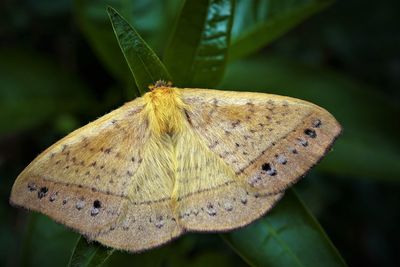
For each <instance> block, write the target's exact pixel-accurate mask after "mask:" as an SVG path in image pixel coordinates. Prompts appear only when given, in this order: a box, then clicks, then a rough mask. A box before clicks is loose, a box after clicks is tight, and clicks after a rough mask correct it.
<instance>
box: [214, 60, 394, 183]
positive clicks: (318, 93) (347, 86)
mask: <svg viewBox="0 0 400 267" xmlns="http://www.w3.org/2000/svg"><path fill="white" fill-rule="evenodd" d="M222 87H223V88H225V89H237V90H246V91H260V92H267V93H275V94H280V95H288V96H292V97H298V98H300V99H304V100H309V101H311V102H313V103H315V104H318V105H320V106H322V107H324V108H326V109H327V110H328V111H330V112H331V113H332V114H333V115H335V117H336V118H337V119H338V121H339V122H340V123H341V124H342V126H343V129H344V130H343V134H342V136H341V137H340V138H339V139H338V141H337V144H335V145H334V146H333V150H334V153H330V154H329V155H328V157H327V158H326V159H325V160H324V161H323V162H321V164H319V165H318V168H319V169H321V170H325V171H329V172H330V173H335V174H340V175H349V176H353V177H369V178H373V179H385V180H397V181H398V180H399V177H400V165H399V164H398V162H399V161H400V153H399V149H398V148H399V141H398V138H397V136H396V134H397V133H398V131H399V130H400V129H399V125H398V124H396V123H393V122H394V121H397V120H398V117H399V110H398V108H397V109H396V108H395V107H394V106H393V105H391V104H390V102H389V101H387V100H386V99H385V98H384V97H382V96H381V95H380V94H378V93H377V92H376V91H374V90H371V88H368V86H366V85H363V84H359V83H357V82H354V81H352V80H351V79H349V78H347V77H345V76H343V75H340V74H338V73H335V72H332V71H328V70H321V69H316V68H312V67H307V66H305V65H301V64H293V63H292V62H290V61H288V60H285V59H283V58H280V57H275V56H269V57H268V58H258V59H251V60H246V61H241V62H237V63H236V64H232V65H231V66H230V68H228V71H227V75H226V77H225V80H224V82H223V85H222Z"/></svg>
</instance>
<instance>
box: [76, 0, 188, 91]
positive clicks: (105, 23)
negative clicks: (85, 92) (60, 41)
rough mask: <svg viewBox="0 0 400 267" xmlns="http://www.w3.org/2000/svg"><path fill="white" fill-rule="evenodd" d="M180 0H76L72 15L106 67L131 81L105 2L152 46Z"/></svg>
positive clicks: (159, 42)
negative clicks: (118, 12) (119, 13)
mask: <svg viewBox="0 0 400 267" xmlns="http://www.w3.org/2000/svg"><path fill="white" fill-rule="evenodd" d="M180 2H181V0H179V1H177V0H175V1H163V0H135V1H125V0H75V1H74V3H75V15H76V17H77V20H78V22H79V26H80V28H81V29H82V31H83V33H84V35H85V37H86V39H87V40H88V41H89V43H90V45H91V47H92V48H93V49H94V51H95V52H96V54H97V56H98V58H99V59H100V60H101V61H102V62H103V64H104V65H105V67H106V68H107V69H108V70H109V71H110V72H111V73H112V74H113V75H114V76H115V77H116V78H117V79H118V80H120V81H121V82H124V83H126V84H130V83H132V82H133V79H132V76H131V75H130V71H129V68H128V66H127V65H126V64H125V60H124V57H123V54H122V53H121V50H120V48H119V47H118V43H117V41H116V40H115V36H114V34H113V33H112V28H111V25H110V21H109V18H108V16H107V12H106V9H105V8H106V6H107V5H111V6H113V7H114V8H116V9H118V10H120V12H121V14H122V15H123V16H124V18H125V19H126V20H127V21H128V22H129V23H130V24H131V25H133V26H134V27H135V29H136V30H137V31H138V32H140V34H141V36H142V37H143V38H144V39H145V40H146V41H147V42H148V43H149V44H150V45H151V46H152V47H156V48H160V45H162V44H164V43H165V41H164V40H165V39H166V38H167V37H166V35H167V34H168V33H169V31H168V29H169V25H170V24H171V23H170V21H171V20H172V17H173V16H174V15H175V13H176V10H177V8H176V7H177V6H178V5H179V3H180Z"/></svg>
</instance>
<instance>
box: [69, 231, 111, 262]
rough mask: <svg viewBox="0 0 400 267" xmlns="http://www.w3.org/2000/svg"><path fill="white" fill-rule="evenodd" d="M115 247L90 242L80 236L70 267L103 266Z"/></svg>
mask: <svg viewBox="0 0 400 267" xmlns="http://www.w3.org/2000/svg"><path fill="white" fill-rule="evenodd" d="M114 251H115V249H112V248H105V247H103V246H101V245H100V244H98V243H95V242H92V243H88V242H87V241H86V239H85V238H83V237H82V236H80V237H79V238H78V242H77V244H76V245H75V248H74V251H73V252H72V255H71V258H70V260H69V263H68V267H100V266H103V265H104V264H105V263H106V262H107V261H108V259H109V258H110V256H111V255H112V254H113V253H114Z"/></svg>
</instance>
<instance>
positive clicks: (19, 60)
mask: <svg viewBox="0 0 400 267" xmlns="http://www.w3.org/2000/svg"><path fill="white" fill-rule="evenodd" d="M0 58H1V60H0V81H1V87H0V110H1V112H0V134H5V133H10V132H13V131H17V130H25V129H29V128H30V127H33V126H36V125H38V124H40V123H43V122H46V121H51V120H53V121H54V119H55V118H57V116H59V115H62V114H68V113H70V112H73V111H77V110H82V109H85V108H87V107H88V106H90V105H91V104H92V101H91V98H90V96H89V95H88V92H87V90H86V88H85V87H84V86H83V84H82V83H81V82H80V81H79V80H78V79H77V77H75V76H73V75H70V74H68V73H66V72H65V71H63V70H62V69H61V67H59V66H57V65H56V64H54V63H53V62H51V61H49V60H48V59H46V58H44V57H41V56H39V55H37V54H35V53H33V52H28V51H26V50H24V49H2V50H0ZM88 110H89V108H88Z"/></svg>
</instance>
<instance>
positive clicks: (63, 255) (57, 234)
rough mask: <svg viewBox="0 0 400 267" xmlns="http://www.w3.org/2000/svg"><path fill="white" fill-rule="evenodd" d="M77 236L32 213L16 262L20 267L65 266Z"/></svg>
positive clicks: (43, 216)
mask: <svg viewBox="0 0 400 267" xmlns="http://www.w3.org/2000/svg"><path fill="white" fill-rule="evenodd" d="M77 236H78V235H77V234H76V233H74V232H72V231H70V230H68V229H67V228H65V227H64V226H62V225H60V224H57V223H56V222H54V221H53V220H52V219H50V218H49V217H47V216H45V215H42V214H38V213H32V214H30V215H29V221H28V224H27V231H26V233H25V235H24V240H23V242H22V249H21V250H22V251H21V257H20V259H17V261H20V264H19V265H20V266H43V267H47V266H49V267H51V266H65V265H67V263H68V256H69V253H70V251H71V247H72V246H73V244H74V242H75V240H76V238H77ZM19 265H18V266H19Z"/></svg>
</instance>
